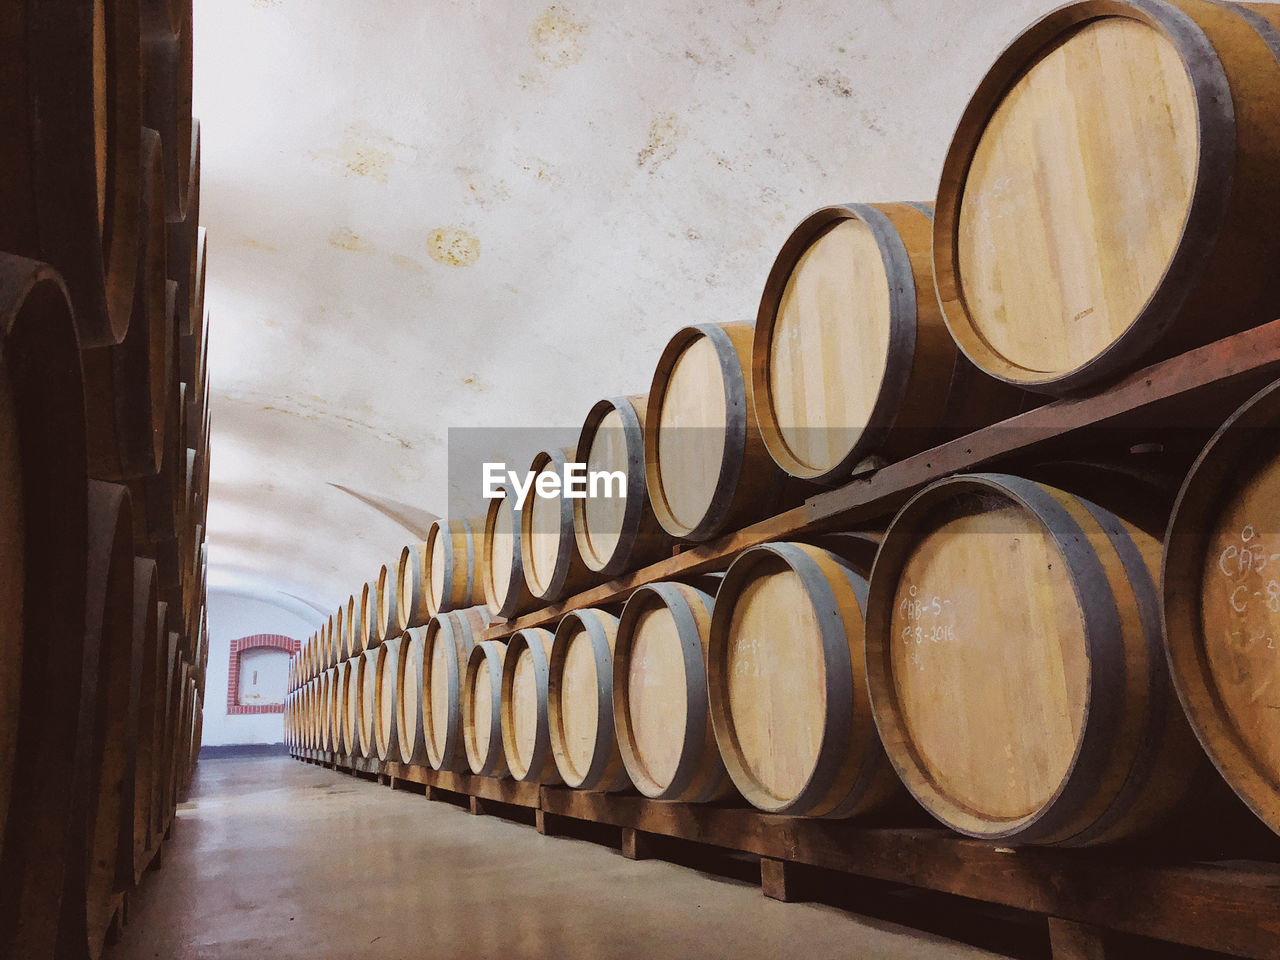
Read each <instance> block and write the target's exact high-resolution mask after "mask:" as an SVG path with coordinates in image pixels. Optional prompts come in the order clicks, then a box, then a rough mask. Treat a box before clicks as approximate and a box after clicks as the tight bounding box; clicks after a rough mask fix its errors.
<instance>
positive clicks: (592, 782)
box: [547, 608, 631, 792]
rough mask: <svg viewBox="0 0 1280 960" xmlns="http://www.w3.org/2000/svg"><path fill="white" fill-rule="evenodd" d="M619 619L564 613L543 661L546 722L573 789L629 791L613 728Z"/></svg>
mask: <svg viewBox="0 0 1280 960" xmlns="http://www.w3.org/2000/svg"><path fill="white" fill-rule="evenodd" d="M617 634H618V618H617V617H615V616H614V615H613V614H611V613H608V612H606V611H604V610H596V609H591V608H588V609H584V610H574V611H572V612H571V613H567V614H565V616H564V619H562V620H561V621H560V623H559V624H558V625H557V626H556V632H555V640H554V642H553V643H552V646H551V657H550V660H549V662H548V665H547V723H548V726H549V728H550V733H551V752H552V755H553V756H554V757H555V762H556V769H557V770H559V772H560V778H561V779H562V780H563V781H564V782H565V784H566V785H567V786H570V787H573V788H575V789H577V790H595V791H600V792H607V791H611V790H627V789H629V788H630V787H631V779H630V778H629V777H628V776H627V771H626V768H625V767H624V766H623V763H622V754H621V753H620V752H619V750H618V738H617V735H616V734H615V733H614V727H613V648H614V643H615V640H616V638H617Z"/></svg>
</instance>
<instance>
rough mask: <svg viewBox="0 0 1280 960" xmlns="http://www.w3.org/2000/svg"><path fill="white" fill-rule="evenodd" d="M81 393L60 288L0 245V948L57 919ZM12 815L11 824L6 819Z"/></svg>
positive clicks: (78, 807) (35, 944) (73, 634)
mask: <svg viewBox="0 0 1280 960" xmlns="http://www.w3.org/2000/svg"><path fill="white" fill-rule="evenodd" d="M84 438H85V420H84V394H83V389H82V385H81V379H80V360H79V351H78V344H77V341H76V329H75V324H74V320H73V318H72V315H71V308H70V306H69V304H68V302H67V293H66V288H65V287H64V286H63V284H62V281H61V280H60V279H58V277H57V275H56V274H55V273H54V272H53V270H52V269H51V268H49V267H48V266H46V265H44V264H40V263H36V262H34V261H31V260H25V259H22V258H20V257H13V256H9V255H7V254H0V501H2V502H3V503H4V504H5V509H4V510H3V511H2V512H3V516H2V517H0V611H2V612H0V657H2V658H3V660H4V662H5V664H6V667H5V670H4V671H3V678H0V718H3V720H2V722H0V823H3V824H6V825H7V826H6V828H5V830H4V833H3V840H0V955H8V956H48V955H50V954H51V952H52V950H53V938H54V934H55V932H56V930H57V929H58V919H59V918H58V909H57V905H58V903H59V901H60V899H61V894H62V888H63V882H64V879H65V867H66V862H67V855H68V850H67V840H68V827H69V825H70V824H72V823H73V822H77V821H78V818H80V817H83V810H84V808H83V804H84V802H85V796H84V792H83V791H81V792H80V793H79V795H77V793H76V791H75V790H74V789H73V788H74V785H75V772H76V763H77V757H76V749H75V748H76V739H77V726H78V721H79V704H80V695H81V671H82V650H83V643H84V635H85V584H86V580H85V577H86V574H85V560H86V556H87V554H88V548H87V532H86V531H87V522H88V520H87V517H88V513H87V511H88V507H87V489H86V486H85V475H86V460H85V453H84ZM17 824H21V829H18V828H17V827H16V826H14V825H17Z"/></svg>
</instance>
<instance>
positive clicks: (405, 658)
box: [395, 627, 427, 766]
mask: <svg viewBox="0 0 1280 960" xmlns="http://www.w3.org/2000/svg"><path fill="white" fill-rule="evenodd" d="M426 632H427V628H426V627H410V628H409V629H408V630H406V631H405V632H404V635H403V637H402V638H401V643H400V651H399V657H398V660H399V663H398V665H397V671H398V677H397V680H396V692H397V696H398V702H397V704H396V717H395V722H396V740H397V742H398V743H399V745H400V756H399V757H396V758H395V759H397V760H399V761H400V762H401V763H413V764H417V765H419V766H426V764H427V735H426V731H425V729H424V727H423V721H422V710H423V707H424V705H425V701H424V699H423V696H422V667H423V664H422V660H423V656H424V655H425V653H426V643H425V636H426Z"/></svg>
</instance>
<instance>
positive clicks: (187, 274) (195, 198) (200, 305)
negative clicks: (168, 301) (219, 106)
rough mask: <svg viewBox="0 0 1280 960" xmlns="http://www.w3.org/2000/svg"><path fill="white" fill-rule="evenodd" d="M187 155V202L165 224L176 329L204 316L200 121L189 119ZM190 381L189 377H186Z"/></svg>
mask: <svg viewBox="0 0 1280 960" xmlns="http://www.w3.org/2000/svg"><path fill="white" fill-rule="evenodd" d="M189 149H190V153H189V156H188V159H187V175H188V184H187V206H186V210H185V211H184V213H183V217H182V220H181V221H178V222H175V223H172V224H171V225H170V227H169V279H170V280H174V281H176V282H177V284H178V311H177V321H178V322H177V326H178V333H179V334H180V335H181V336H184V337H190V336H193V335H195V334H197V333H199V326H200V323H201V322H202V321H203V320H204V291H203V288H202V287H203V278H202V277H201V273H202V271H203V269H204V231H203V230H202V229H200V121H199V120H194V119H193V120H192V121H191V146H190V148H189ZM188 382H191V381H188Z"/></svg>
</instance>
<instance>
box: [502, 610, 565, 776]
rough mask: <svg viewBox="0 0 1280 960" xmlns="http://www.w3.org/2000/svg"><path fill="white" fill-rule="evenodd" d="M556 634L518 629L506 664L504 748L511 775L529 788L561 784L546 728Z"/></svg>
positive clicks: (503, 706)
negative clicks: (549, 665) (549, 661)
mask: <svg viewBox="0 0 1280 960" xmlns="http://www.w3.org/2000/svg"><path fill="white" fill-rule="evenodd" d="M553 639H554V635H553V634H552V632H551V631H550V630H544V629H542V628H541V627H527V628H526V629H524V630H517V631H516V632H515V633H514V634H512V635H511V639H510V640H509V641H508V642H507V651H506V655H505V656H504V658H503V661H502V749H503V751H504V752H505V753H506V758H507V772H508V773H510V775H511V777H512V778H513V779H515V780H520V781H523V782H526V783H559V782H560V774H559V771H557V770H556V760H555V757H554V756H553V755H552V753H551V730H550V727H549V725H548V723H547V658H548V657H549V656H550V654H551V641H552V640H553Z"/></svg>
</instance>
